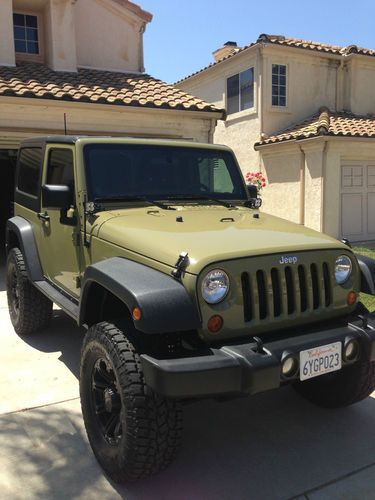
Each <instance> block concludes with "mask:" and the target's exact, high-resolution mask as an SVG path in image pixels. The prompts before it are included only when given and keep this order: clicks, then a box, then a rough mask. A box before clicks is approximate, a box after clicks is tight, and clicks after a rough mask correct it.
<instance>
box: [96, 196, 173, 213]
mask: <svg viewBox="0 0 375 500" xmlns="http://www.w3.org/2000/svg"><path fill="white" fill-rule="evenodd" d="M106 201H109V202H111V201H112V202H121V201H143V202H146V203H149V204H150V205H155V206H156V207H159V208H162V209H163V210H176V209H175V208H173V207H170V206H169V205H166V204H165V203H163V202H161V201H156V200H151V199H150V198H147V197H146V196H130V195H129V196H126V195H124V196H122V195H121V196H103V197H102V196H100V197H97V198H94V202H95V203H104V202H106Z"/></svg>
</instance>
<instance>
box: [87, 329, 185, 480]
mask: <svg viewBox="0 0 375 500" xmlns="http://www.w3.org/2000/svg"><path fill="white" fill-rule="evenodd" d="M127 328H128V326H126V329H127ZM124 330H125V327H124V325H123V324H120V323H117V322H116V324H114V323H108V322H102V323H99V324H96V325H94V326H92V327H91V328H90V329H89V330H88V332H87V334H86V336H85V339H84V342H83V346H82V354H81V373H80V395H81V407H82V414H83V419H84V422H85V427H86V432H87V435H88V438H89V441H90V444H91V447H92V449H93V452H94V454H95V456H96V458H97V460H98V462H99V463H100V465H101V466H102V468H103V469H104V470H105V472H106V473H107V474H108V475H109V476H110V477H111V478H112V479H113V480H114V481H115V482H118V483H122V482H126V481H135V480H137V479H141V478H144V477H147V476H149V475H152V474H154V473H156V472H158V471H160V470H162V469H164V468H166V467H167V466H168V465H169V463H170V462H172V460H173V459H174V458H175V456H176V453H177V451H178V449H179V447H180V442H181V435H182V409H181V405H180V403H179V402H178V401H173V400H168V399H165V398H163V397H162V396H160V395H158V394H156V393H155V392H153V391H152V390H151V389H150V388H149V387H148V386H147V385H146V384H145V381H144V377H143V371H142V366H141V360H140V357H139V354H138V352H137V349H136V348H135V347H134V345H133V343H132V342H131V340H130V339H129V338H128V337H127V335H126V334H125V333H124ZM102 371H103V374H104V373H106V377H105V378H111V379H113V380H114V383H111V384H109V385H110V387H109V386H108V387H107V388H106V389H103V387H100V386H101V385H102V381H103V380H105V379H103V380H102V379H101V378H100V377H101V375H102ZM95 377H99V378H95ZM94 385H95V387H96V389H95V390H94V389H93V386H94ZM106 391H107V395H108V391H109V392H110V393H111V394H112V395H113V393H115V392H117V396H116V398H118V399H117V405H118V407H119V405H121V409H120V410H118V407H117V409H116V412H117V411H118V412H119V416H118V417H117V418H118V423H117V424H116V427H115V428H114V431H113V435H114V437H113V436H112V437H111V442H109V439H110V437H109V436H108V435H105V432H106V431H105V429H104V427H105V426H106V425H107V424H108V421H107V424H103V420H104V422H105V419H106V412H107V413H108V411H113V412H115V410H114V408H115V407H116V404H115V402H113V403H110V404H109V406H110V408H107V407H106V405H107V403H105V404H104V407H105V408H106V409H105V411H103V405H102V404H101V403H102V401H106V396H105V392H106ZM98 401H99V403H98ZM98 411H99V413H98ZM113 425H114V424H113ZM119 426H120V427H119ZM119 429H120V430H119ZM112 438H113V439H112Z"/></svg>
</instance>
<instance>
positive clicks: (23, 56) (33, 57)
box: [12, 9, 45, 62]
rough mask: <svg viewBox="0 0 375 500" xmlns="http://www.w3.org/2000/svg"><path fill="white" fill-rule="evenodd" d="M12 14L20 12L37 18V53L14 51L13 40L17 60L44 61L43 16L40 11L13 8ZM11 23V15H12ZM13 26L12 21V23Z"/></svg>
mask: <svg viewBox="0 0 375 500" xmlns="http://www.w3.org/2000/svg"><path fill="white" fill-rule="evenodd" d="M12 14H21V15H24V16H34V17H36V18H37V25H38V48H39V54H28V53H26V52H16V45H15V42H14V52H15V54H16V60H17V61H35V62H43V61H44V53H45V52H44V18H43V15H42V14H41V13H40V12H31V11H25V10H22V9H14V10H13V12H12ZM12 23H13V16H12ZM12 28H14V23H13V25H12Z"/></svg>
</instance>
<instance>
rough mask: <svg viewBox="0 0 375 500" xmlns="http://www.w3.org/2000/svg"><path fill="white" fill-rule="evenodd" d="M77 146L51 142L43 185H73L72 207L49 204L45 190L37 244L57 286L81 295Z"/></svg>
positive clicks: (44, 267)
mask: <svg viewBox="0 0 375 500" xmlns="http://www.w3.org/2000/svg"><path fill="white" fill-rule="evenodd" d="M74 155H75V151H74V148H73V147H71V146H65V145H58V146H57V145H47V146H46V152H45V160H44V170H43V178H42V186H46V185H54V186H69V189H70V192H71V200H70V203H69V206H66V207H64V208H53V207H47V206H45V201H44V200H43V189H42V197H41V198H42V199H41V212H40V213H39V214H38V217H39V221H40V223H39V234H38V238H37V245H38V250H39V255H40V260H41V264H42V267H43V272H44V274H45V276H46V277H47V278H48V279H49V280H50V281H51V282H52V283H54V284H55V285H58V286H59V287H61V288H63V289H64V290H66V291H68V292H69V293H70V294H72V295H74V296H76V297H78V296H79V273H80V262H81V247H80V245H79V221H78V217H77V213H76V212H77V211H76V182H75V173H74Z"/></svg>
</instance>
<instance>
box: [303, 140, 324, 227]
mask: <svg viewBox="0 0 375 500" xmlns="http://www.w3.org/2000/svg"><path fill="white" fill-rule="evenodd" d="M301 149H302V150H303V152H304V154H305V166H306V167H305V226H307V227H310V228H312V229H315V230H317V231H322V230H323V218H322V216H323V214H322V210H323V205H324V164H325V149H326V141H325V140H324V139H323V138H322V139H317V140H316V141H315V140H314V141H311V142H306V143H305V144H303V145H302V144H301Z"/></svg>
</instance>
